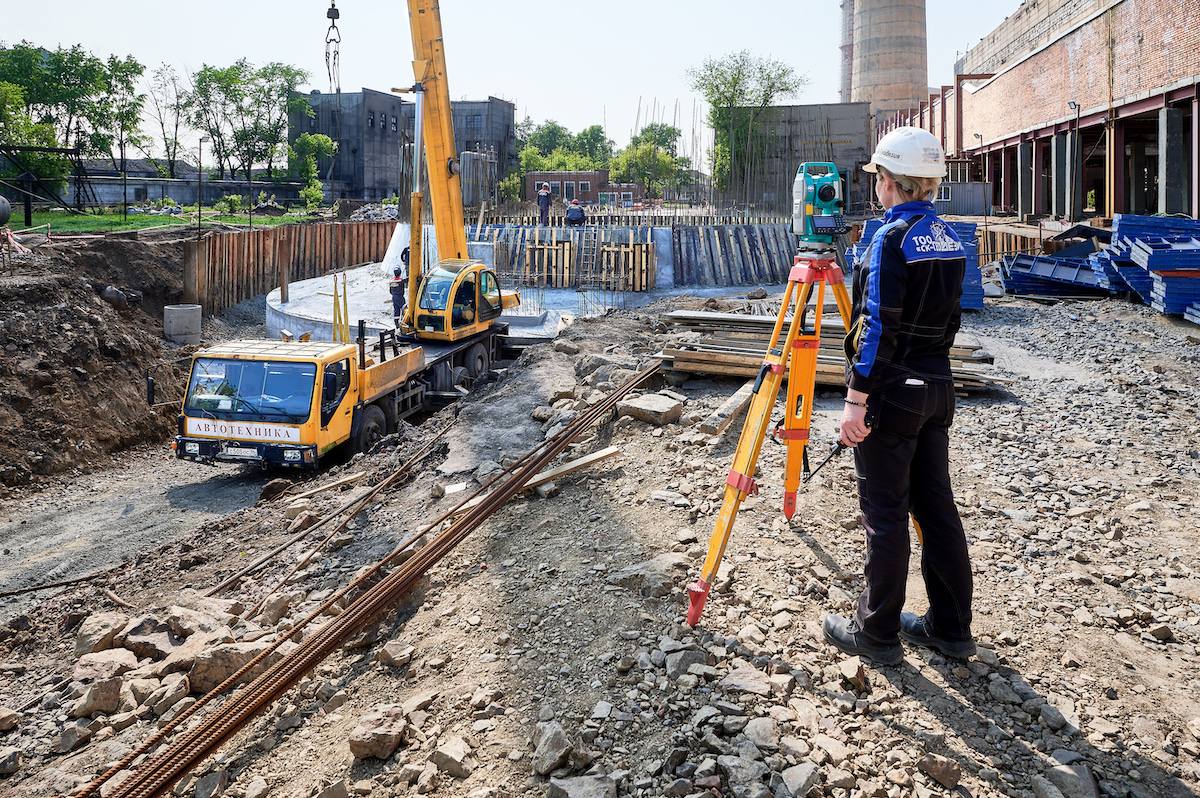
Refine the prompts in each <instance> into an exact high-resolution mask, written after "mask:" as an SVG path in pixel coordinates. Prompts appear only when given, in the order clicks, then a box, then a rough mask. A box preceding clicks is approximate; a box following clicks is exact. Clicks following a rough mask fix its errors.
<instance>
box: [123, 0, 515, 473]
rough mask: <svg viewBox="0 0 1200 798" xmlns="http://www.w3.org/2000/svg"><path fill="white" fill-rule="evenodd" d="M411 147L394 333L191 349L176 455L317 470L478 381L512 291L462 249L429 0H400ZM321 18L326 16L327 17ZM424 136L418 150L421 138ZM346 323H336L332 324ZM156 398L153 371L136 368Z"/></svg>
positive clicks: (446, 102)
mask: <svg viewBox="0 0 1200 798" xmlns="http://www.w3.org/2000/svg"><path fill="white" fill-rule="evenodd" d="M408 11H409V18H410V22H411V25H412V39H413V56H414V57H413V73H414V77H415V80H416V82H415V84H414V85H413V87H412V89H409V90H404V91H412V92H414V94H415V98H416V121H415V141H414V147H413V162H414V168H413V175H414V177H413V192H412V241H411V244H410V248H409V251H410V256H409V264H410V275H409V288H408V306H407V308H406V310H405V315H404V318H403V320H402V322H401V325H400V329H398V330H386V331H384V332H382V333H380V335H379V341H378V342H377V343H376V342H370V343H368V341H367V340H366V325H365V324H364V323H363V322H362V321H360V322H359V323H358V338H357V340H356V341H355V342H353V343H351V342H350V341H349V334H348V325H347V324H346V321H347V320H346V319H344V318H342V319H341V322H340V325H339V326H341V329H342V333H341V334H340V335H339V336H335V337H340V338H341V340H340V341H334V342H332V343H318V342H293V341H234V342H231V343H226V344H220V345H218V346H214V347H210V348H208V349H205V350H202V351H200V352H198V353H196V355H195V356H194V357H193V358H192V368H191V375H190V378H189V380H188V386H187V392H186V393H185V395H184V398H183V403H182V406H181V408H180V413H179V418H178V431H177V432H178V434H177V435H176V437H175V441H174V444H173V447H174V449H175V454H176V456H177V457H179V458H181V459H186V460H194V461H197V462H209V463H211V462H213V461H217V460H222V461H235V462H261V463H270V464H276V465H285V466H296V467H306V466H307V467H315V466H316V465H318V463H319V462H320V460H321V458H322V457H323V456H324V455H326V454H328V453H329V452H331V451H332V450H334V449H336V448H338V447H339V446H341V445H342V444H348V445H349V446H351V447H352V449H354V450H356V451H364V450H366V449H369V448H370V447H371V446H372V445H374V443H375V442H377V441H378V440H379V439H380V438H382V437H383V436H384V435H386V434H388V433H389V432H392V431H394V430H395V429H396V427H397V424H398V423H399V421H400V420H401V419H403V418H406V417H407V416H409V415H412V414H413V413H416V412H418V411H420V410H422V409H424V408H426V407H428V406H429V405H430V404H431V403H433V402H434V401H436V400H438V399H439V398H440V399H452V398H457V397H459V396H461V394H462V391H463V390H464V389H463V386H464V384H466V385H471V384H474V382H475V381H476V380H478V379H480V378H482V377H485V376H486V375H487V373H488V372H489V371H490V369H491V364H492V362H493V360H494V359H495V356H496V354H497V340H496V339H497V336H498V335H499V334H500V333H502V332H504V331H505V330H506V329H507V325H504V324H502V323H501V322H500V315H501V313H502V312H503V311H504V309H506V308H511V307H515V306H516V305H517V304H519V302H520V297H519V296H518V295H517V294H516V293H514V292H505V291H502V290H501V288H500V282H499V280H498V279H497V278H496V274H495V272H494V271H492V270H491V269H490V268H488V267H487V265H486V264H484V263H482V262H480V261H476V260H472V259H470V257H468V254H467V236H466V222H465V219H464V217H463V206H462V188H461V185H460V179H459V166H458V157H457V151H456V149H455V145H454V127H453V125H452V123H451V116H450V90H449V86H448V84H447V81H446V52H445V47H444V45H443V43H442V22H441V13H440V11H439V9H438V3H437V2H436V0H409V3H408ZM330 18H331V19H335V17H333V16H331V17H330ZM422 142H424V146H422ZM422 153H424V154H425V156H426V161H427V163H428V174H429V196H430V201H431V205H432V207H431V210H432V216H433V225H434V231H435V233H436V235H437V242H438V251H439V257H438V263H437V265H436V266H434V267H433V268H431V269H430V270H429V272H428V273H427V274H424V273H423V271H424V270H423V268H422V243H423V242H422V236H421V226H422V205H423V202H422V194H421V177H420V176H421V155H422ZM342 325H344V326H342ZM147 398H148V399H149V401H150V403H151V404H153V403H154V380H153V378H151V377H150V376H149V375H147Z"/></svg>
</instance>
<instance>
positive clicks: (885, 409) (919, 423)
mask: <svg viewBox="0 0 1200 798" xmlns="http://www.w3.org/2000/svg"><path fill="white" fill-rule="evenodd" d="M869 405H870V407H869V409H868V418H869V419H870V422H871V433H870V434H869V435H868V436H867V437H866V439H865V440H864V441H863V442H862V443H860V444H859V445H858V447H857V448H856V449H855V450H854V465H855V471H856V475H857V477H858V501H859V506H860V507H861V508H862V515H863V523H864V525H865V526H866V531H867V558H866V565H865V569H864V570H865V574H866V588H865V589H864V590H863V593H862V595H861V596H860V597H859V600H858V623H859V627H860V628H861V629H862V630H863V631H864V632H865V633H866V634H867V635H868V636H869V637H871V638H873V639H875V640H877V641H879V642H884V643H890V642H893V641H895V640H896V636H897V633H898V632H899V630H900V611H901V610H902V609H903V608H904V592H905V583H906V581H907V579H908V558H909V532H908V518H909V513H911V514H912V516H913V519H914V521H915V523H916V526H917V527H918V528H919V534H920V536H921V538H922V545H921V573H922V575H924V577H925V590H926V593H927V594H928V596H929V612H928V614H927V615H926V619H927V621H928V625H929V627H930V631H931V632H932V633H933V634H935V635H937V636H938V637H941V638H944V639H947V640H964V639H969V638H970V636H971V593H972V580H971V561H970V558H969V555H968V554H967V539H966V536H965V535H964V534H963V527H962V521H961V520H960V519H959V517H958V508H957V507H955V505H954V492H953V490H952V489H951V487H950V436H949V432H950V423H951V421H952V420H953V418H954V385H953V384H952V383H950V382H949V381H945V380H927V379H925V378H921V377H915V378H909V379H907V380H898V381H897V382H895V383H893V384H891V385H888V386H885V387H883V388H880V389H878V390H877V391H874V392H872V394H871V397H870V400H869Z"/></svg>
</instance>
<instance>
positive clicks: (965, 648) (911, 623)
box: [900, 612, 975, 659]
mask: <svg viewBox="0 0 1200 798" xmlns="http://www.w3.org/2000/svg"><path fill="white" fill-rule="evenodd" d="M900 638H901V639H902V640H905V641H907V642H909V643H912V644H913V645H914V646H921V647H922V648H928V649H932V650H933V651H936V652H938V653H939V654H943V655H945V656H947V657H952V658H954V659H966V658H967V657H969V656H971V655H972V654H974V653H975V641H974V640H972V639H970V638H967V639H966V640H947V639H946V638H944V637H938V636H937V635H936V634H934V633H933V630H931V629H930V628H929V623H928V621H926V620H925V617H924V616H923V615H913V614H912V613H911V612H902V613H900Z"/></svg>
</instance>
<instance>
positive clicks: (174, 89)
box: [150, 64, 190, 178]
mask: <svg viewBox="0 0 1200 798" xmlns="http://www.w3.org/2000/svg"><path fill="white" fill-rule="evenodd" d="M189 102H190V96H189V94H188V92H187V89H185V88H184V85H183V83H182V82H181V81H180V79H179V75H178V74H177V73H176V72H175V68H174V67H172V66H170V65H168V64H163V65H161V66H160V67H159V68H158V69H156V70H154V76H153V78H152V79H151V81H150V115H151V116H152V117H153V119H154V122H155V124H156V125H157V126H158V132H159V136H160V139H159V140H160V142H161V144H162V152H163V155H164V156H165V158H166V161H167V168H166V173H167V177H171V178H173V177H175V166H176V164H177V163H178V162H179V132H180V128H181V127H182V126H183V125H184V124H185V123H186V120H187V109H188V104H189ZM160 169H161V167H160Z"/></svg>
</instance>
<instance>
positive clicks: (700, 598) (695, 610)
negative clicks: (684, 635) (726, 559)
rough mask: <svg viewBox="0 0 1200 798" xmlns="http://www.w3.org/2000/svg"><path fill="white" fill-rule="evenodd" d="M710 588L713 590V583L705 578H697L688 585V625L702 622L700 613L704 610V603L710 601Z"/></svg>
mask: <svg viewBox="0 0 1200 798" xmlns="http://www.w3.org/2000/svg"><path fill="white" fill-rule="evenodd" d="M710 590H712V585H710V584H709V583H708V582H705V581H704V580H703V579H697V580H696V581H695V582H692V583H691V584H690V585H688V588H687V593H688V611H687V623H688V626H695V625H696V624H698V623H700V615H701V613H703V612H704V605H705V604H706V603H707V602H708V592H709V591H710Z"/></svg>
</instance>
